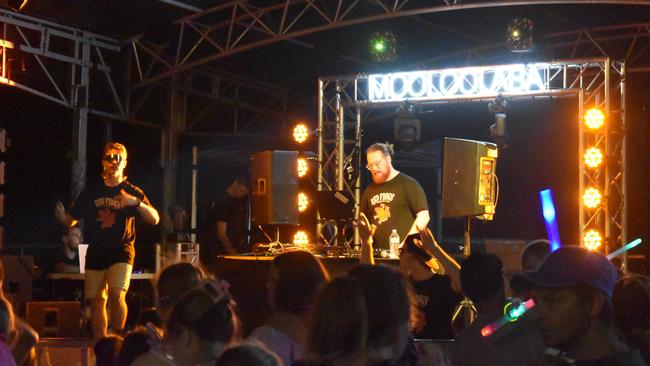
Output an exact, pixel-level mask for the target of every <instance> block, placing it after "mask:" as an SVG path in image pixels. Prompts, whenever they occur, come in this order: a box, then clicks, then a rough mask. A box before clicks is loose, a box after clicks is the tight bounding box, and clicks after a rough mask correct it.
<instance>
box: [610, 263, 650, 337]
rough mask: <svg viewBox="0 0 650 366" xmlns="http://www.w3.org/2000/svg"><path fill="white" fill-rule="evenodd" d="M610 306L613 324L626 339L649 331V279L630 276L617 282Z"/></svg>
mask: <svg viewBox="0 0 650 366" xmlns="http://www.w3.org/2000/svg"><path fill="white" fill-rule="evenodd" d="M612 305H613V308H614V323H615V324H616V326H617V327H618V328H619V329H620V330H621V331H622V332H623V334H624V335H625V338H626V339H627V338H630V337H631V338H634V337H635V336H637V335H640V334H641V333H642V332H644V331H646V330H648V329H650V278H649V277H646V276H643V275H639V274H631V275H627V276H625V277H623V278H621V279H620V280H618V282H617V283H616V286H614V292H613V293H612Z"/></svg>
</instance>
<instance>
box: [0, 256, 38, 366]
mask: <svg viewBox="0 0 650 366" xmlns="http://www.w3.org/2000/svg"><path fill="white" fill-rule="evenodd" d="M4 274H5V272H4V266H3V265H2V261H0V301H2V302H3V303H4V304H5V307H6V308H7V310H6V311H7V313H8V315H7V317H8V319H10V321H9V322H8V324H9V329H8V332H7V333H6V334H5V335H6V339H5V344H7V345H8V346H9V349H10V350H11V354H12V355H13V357H14V361H15V362H16V365H20V366H25V365H34V364H35V354H36V352H35V351H36V350H35V346H36V344H37V343H38V339H39V337H38V333H36V331H35V330H34V329H33V328H32V327H30V326H29V324H27V323H26V322H25V321H24V320H22V319H20V318H19V317H17V316H16V315H15V313H14V309H13V306H12V305H11V303H10V302H9V301H8V299H7V298H6V297H5V293H4V290H3V289H4V286H3V285H4Z"/></svg>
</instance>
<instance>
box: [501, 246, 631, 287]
mask: <svg viewBox="0 0 650 366" xmlns="http://www.w3.org/2000/svg"><path fill="white" fill-rule="evenodd" d="M514 277H518V279H524V280H526V281H529V282H530V283H531V284H532V285H533V287H542V288H560V287H570V286H578V285H586V286H589V287H592V288H594V289H596V290H598V291H600V292H602V293H604V294H606V295H607V296H608V297H609V298H611V297H612V292H613V291H614V286H615V285H616V280H617V279H618V272H617V270H616V267H614V265H613V264H612V262H610V261H609V259H607V257H605V256H604V255H603V254H601V253H599V252H592V251H589V250H587V249H585V248H583V247H579V246H575V245H569V246H564V247H561V248H559V249H557V250H556V251H554V252H553V253H551V254H550V255H549V256H548V257H547V258H546V259H545V260H544V261H543V262H542V264H541V265H540V266H539V268H538V269H537V270H536V271H530V272H522V273H520V274H517V275H515V276H513V280H514V279H515V278H514Z"/></svg>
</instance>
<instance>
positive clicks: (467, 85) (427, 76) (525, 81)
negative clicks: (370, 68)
mask: <svg viewBox="0 0 650 366" xmlns="http://www.w3.org/2000/svg"><path fill="white" fill-rule="evenodd" d="M548 67H549V65H548V64H528V65H524V64H517V65H504V66H491V67H466V68H459V69H445V70H434V71H413V72H400V73H393V74H374V75H370V76H368V100H369V101H371V102H382V101H385V102H394V101H403V100H427V99H431V100H434V99H453V98H455V97H458V98H463V97H465V98H467V97H470V98H471V97H483V96H485V97H490V96H496V95H498V94H502V93H503V94H506V93H508V94H510V93H528V92H535V91H547V90H548V84H547V83H546V82H545V80H547V78H546V76H547V72H548V71H547V70H548Z"/></svg>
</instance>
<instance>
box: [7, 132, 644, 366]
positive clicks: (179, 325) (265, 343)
mask: <svg viewBox="0 0 650 366" xmlns="http://www.w3.org/2000/svg"><path fill="white" fill-rule="evenodd" d="M104 153H105V156H104V159H103V163H102V164H103V166H104V175H103V185H102V184H100V185H99V186H98V187H97V188H93V189H91V190H89V191H88V192H86V193H84V194H83V195H82V196H81V198H80V199H79V200H78V201H77V202H75V203H74V204H73V205H72V206H71V207H69V208H68V209H66V208H64V207H63V205H60V204H59V205H57V207H56V209H55V214H56V217H57V219H58V220H59V221H60V222H61V223H62V224H64V226H65V232H64V235H63V240H62V241H63V247H62V250H61V251H60V252H59V253H58V254H57V256H56V263H55V265H54V267H55V268H56V271H61V272H66V271H68V272H75V271H78V270H79V268H78V267H77V266H78V262H77V261H78V258H77V247H78V245H79V244H80V243H81V242H82V241H83V237H84V234H86V235H87V236H90V241H91V242H93V243H99V244H98V245H94V244H93V245H91V246H90V247H89V249H88V254H87V261H86V263H87V264H86V266H87V268H88V270H89V271H90V273H88V271H87V275H86V276H87V279H86V284H85V291H84V292H85V295H86V299H87V300H89V303H90V304H91V323H92V334H93V336H94V337H95V338H96V340H97V341H96V343H95V346H94V354H95V360H96V365H97V366H129V365H133V366H150V365H151V366H157V365H161V366H196V365H199V366H204V365H215V366H233V365H243V366H248V365H261V366H265V365H268V366H281V365H284V366H343V365H351V366H391V365H431V366H434V365H440V366H443V365H444V366H447V365H455V366H465V365H468V366H470V365H480V366H491V365H513V366H517V365H536V366H550V365H582V366H607V365H612V366H614V365H616V366H637V365H645V364H646V362H649V360H650V278H648V277H645V276H643V275H638V274H634V275H626V276H621V275H620V274H619V272H618V270H617V268H616V267H615V265H614V264H613V263H612V262H611V261H610V260H608V259H607V258H606V257H605V256H604V255H602V254H600V253H598V252H592V251H588V250H586V249H584V248H582V247H578V246H564V247H561V248H559V249H557V250H555V251H552V250H551V247H550V244H549V242H548V241H545V240H537V241H534V242H532V243H530V244H529V245H528V246H527V247H526V248H525V249H524V251H523V253H522V257H521V271H520V272H519V273H517V274H515V275H514V276H513V277H512V278H511V279H510V281H509V283H508V282H507V281H506V278H505V276H504V272H503V263H502V261H501V260H500V259H499V257H497V256H495V255H493V254H490V253H486V252H482V251H474V252H473V253H471V254H470V255H469V256H467V257H466V258H464V259H463V260H462V261H460V263H458V262H457V261H456V260H455V259H454V258H453V257H452V256H450V255H449V254H448V253H446V252H445V250H444V249H443V248H442V247H441V246H440V245H439V244H438V243H437V242H436V240H435V238H434V236H433V235H432V233H431V232H430V231H429V230H428V229H427V224H428V221H429V212H428V208H427V204H426V198H424V195H423V192H422V189H421V187H420V186H419V184H418V183H417V182H416V181H415V180H414V179H412V178H411V177H408V176H406V175H404V174H403V173H400V172H399V171H397V170H396V169H395V168H394V167H393V166H392V161H391V155H392V149H391V147H390V146H388V145H385V144H375V145H372V146H371V147H370V148H369V149H368V151H367V159H368V165H367V169H368V170H369V171H370V172H371V173H372V178H373V183H372V184H371V185H370V186H369V188H368V189H367V190H366V192H364V195H363V197H362V202H361V203H362V205H361V215H360V220H359V221H358V222H357V225H358V227H359V232H360V234H361V244H362V246H361V254H360V258H359V263H358V264H357V265H355V266H354V267H353V268H352V269H351V270H349V271H348V272H347V273H345V274H342V275H338V276H332V275H330V273H328V270H327V269H326V268H325V266H324V265H323V263H322V261H321V260H320V259H319V257H317V256H315V255H313V254H312V253H310V252H308V251H305V250H299V249H294V250H288V251H285V252H284V253H282V254H279V255H277V256H275V257H274V258H273V260H272V262H271V266H270V270H269V272H268V275H267V276H266V290H267V294H268V298H267V299H262V298H260V300H259V301H260V302H261V301H268V303H269V304H270V306H271V308H272V310H273V313H272V315H271V316H270V317H269V318H268V319H267V320H266V322H265V323H264V324H263V325H261V326H259V327H257V328H255V329H253V330H252V331H251V332H250V333H249V334H245V332H244V329H245V327H244V324H242V322H241V320H240V319H242V318H246V316H245V315H246V314H241V313H240V311H241V309H240V308H238V306H237V299H236V298H233V295H231V289H233V288H238V286H240V284H238V283H236V282H235V283H227V282H226V281H225V280H224V279H223V278H222V277H221V276H220V273H219V271H218V269H217V268H216V267H214V266H203V267H201V266H195V265H192V264H190V263H176V264H172V265H169V266H167V267H166V268H164V269H163V270H162V271H161V272H160V273H158V274H156V280H155V286H154V287H155V294H154V297H155V307H154V308H152V309H148V310H146V311H143V312H141V314H140V316H139V319H138V320H137V322H136V324H135V325H133V326H132V327H131V328H130V329H125V316H126V309H125V308H124V303H123V302H124V294H125V293H126V291H127V290H128V282H129V276H130V272H131V268H132V267H131V266H132V263H133V256H134V255H135V251H134V246H133V244H134V241H135V231H134V230H135V228H134V226H133V220H134V219H135V218H136V217H139V218H140V219H143V220H144V221H145V222H148V223H150V224H156V223H157V222H158V214H157V211H156V209H155V208H154V207H153V206H152V205H151V204H150V203H149V201H148V199H147V198H146V195H145V194H144V193H143V192H142V191H141V190H140V189H138V188H137V187H135V186H133V185H131V184H130V183H128V182H127V181H126V178H125V176H124V175H123V170H124V167H125V166H126V149H125V148H124V147H123V146H122V145H120V144H115V143H113V144H108V145H107V146H106V147H105V149H104ZM246 193H247V188H246V187H245V185H244V184H243V182H242V181H241V180H240V179H236V180H235V181H234V182H233V183H232V184H231V185H230V186H229V188H228V189H227V190H226V194H227V196H228V198H227V199H225V200H222V201H224V202H225V201H228V202H230V203H229V204H228V205H227V207H230V209H228V210H221V211H223V214H220V215H215V217H216V218H217V219H216V221H215V222H217V223H219V224H217V225H215V232H214V234H215V237H216V238H217V239H216V240H217V241H219V242H224V241H225V242H227V244H228V245H224V246H222V249H223V252H224V253H235V252H239V251H242V250H244V248H242V247H241V246H240V245H239V244H238V243H240V241H239V238H241V236H242V235H241V230H240V229H241V228H238V229H237V230H236V233H234V234H236V235H231V234H233V233H229V231H228V230H229V229H233V228H234V227H235V226H234V225H230V224H228V222H229V220H230V219H228V217H227V214H229V213H232V214H237V215H239V213H240V212H239V208H241V205H240V201H239V199H240V198H241V197H243V195H245V194H246ZM217 205H218V206H219V205H220V204H217ZM233 207H238V208H237V209H235V208H233ZM215 209H217V207H215ZM235 211H237V212H235ZM170 214H171V216H172V217H175V218H174V220H175V221H176V216H177V219H178V220H177V221H179V222H181V221H182V220H183V217H184V215H185V213H184V211H183V210H182V209H179V208H177V207H175V208H174V209H173V210H171V209H170ZM95 219H96V220H95ZM80 222H81V223H82V224H83V223H84V222H85V224H86V226H85V228H84V230H82V228H81V226H80V225H79V223H80ZM176 226H179V227H180V226H181V225H175V227H176ZM391 227H397V228H398V229H396V230H395V231H397V233H398V235H399V236H400V237H401V238H403V240H401V244H400V246H399V248H398V251H397V254H398V257H399V266H394V265H385V264H376V263H375V253H377V251H376V250H375V249H380V250H389V249H390V244H389V242H388V240H387V239H388V236H389V234H390V233H391V232H392V230H389V229H390V228H391ZM181 234H182V233H180V231H179V232H178V233H176V232H175V233H174V235H175V237H178V235H181ZM229 235H230V236H229ZM211 253H212V254H215V253H213V251H211ZM212 254H211V255H212ZM2 274H3V271H2V266H1V265H0V365H9V366H12V365H30V364H34V357H33V356H34V347H35V346H36V344H37V342H38V334H36V332H34V330H33V329H31V327H30V326H29V325H28V324H26V323H25V322H24V321H22V320H21V319H20V318H19V317H18V316H16V314H15V313H14V311H13V308H12V305H11V303H10V302H9V301H7V300H6V299H5V297H4V294H3V292H2V291H1V289H2V286H1V284H2V279H3V276H2ZM88 274H90V276H88ZM508 294H511V295H512V296H513V297H516V298H517V299H516V300H513V299H512V298H509V297H507V296H508ZM523 302H526V304H530V303H531V302H534V306H532V307H529V308H527V311H525V312H523V311H522V312H521V313H520V314H519V317H518V318H517V319H515V321H504V309H508V306H514V305H509V304H521V303H523ZM459 304H461V305H459ZM452 314H455V315H458V314H460V316H459V319H460V321H457V322H452ZM509 320H513V319H509ZM488 328H489V329H490V331H489V332H487V333H486V331H485V330H486V329H488Z"/></svg>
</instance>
